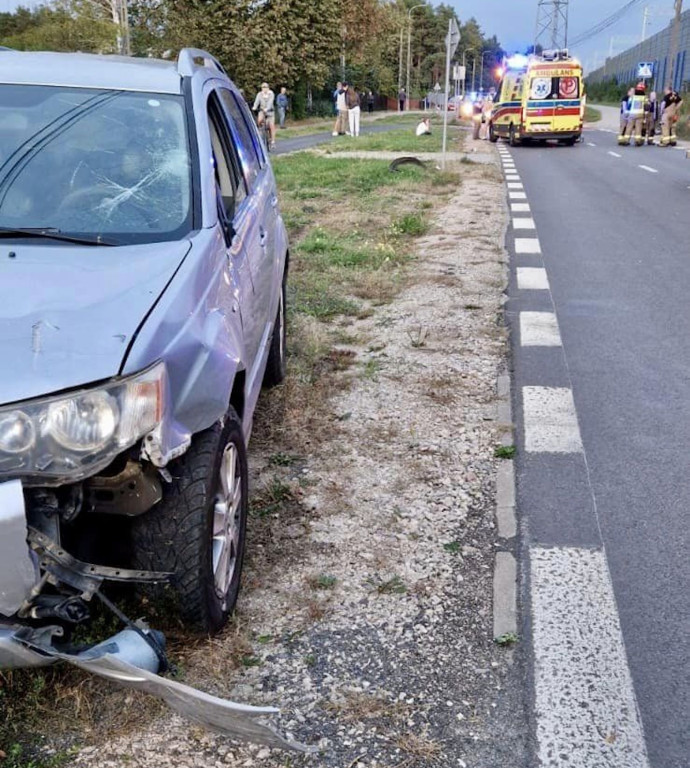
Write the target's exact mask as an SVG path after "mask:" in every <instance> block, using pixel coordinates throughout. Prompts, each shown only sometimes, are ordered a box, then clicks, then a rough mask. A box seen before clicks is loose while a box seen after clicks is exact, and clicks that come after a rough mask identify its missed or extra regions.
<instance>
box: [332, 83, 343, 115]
mask: <svg viewBox="0 0 690 768" xmlns="http://www.w3.org/2000/svg"><path fill="white" fill-rule="evenodd" d="M342 90H343V84H342V83H341V82H340V80H338V82H337V83H336V84H335V90H334V91H333V114H334V115H335V116H336V117H338V94H339V93H340V91H342Z"/></svg>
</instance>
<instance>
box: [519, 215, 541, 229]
mask: <svg viewBox="0 0 690 768" xmlns="http://www.w3.org/2000/svg"><path fill="white" fill-rule="evenodd" d="M536 228H537V225H536V224H535V223H534V219H531V218H528V217H520V218H513V229H536Z"/></svg>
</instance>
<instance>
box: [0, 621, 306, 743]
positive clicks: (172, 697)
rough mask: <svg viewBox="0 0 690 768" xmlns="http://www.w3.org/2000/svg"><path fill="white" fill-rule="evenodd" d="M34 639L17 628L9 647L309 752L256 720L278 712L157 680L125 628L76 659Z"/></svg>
mask: <svg viewBox="0 0 690 768" xmlns="http://www.w3.org/2000/svg"><path fill="white" fill-rule="evenodd" d="M34 635H35V633H34V632H33V631H32V630H28V631H27V630H26V628H23V629H22V630H19V631H18V632H14V633H13V635H12V639H11V640H10V642H12V643H14V644H16V645H17V646H19V649H20V651H19V653H22V652H24V653H25V654H31V655H32V656H33V657H34V658H35V659H37V660H38V659H41V660H45V659H46V658H47V659H48V662H47V663H51V662H54V661H58V660H60V661H66V662H68V663H69V664H72V665H74V666H75V667H79V668H80V669H83V670H85V671H87V672H91V673H92V674H94V675H98V676H99V677H104V678H107V679H108V680H113V681H115V682H116V683H119V684H120V685H123V686H124V687H126V688H134V689H135V690H138V691H144V693H148V694H150V695H151V696H156V697H157V698H159V699H162V700H163V701H165V702H166V704H168V706H169V707H170V708H171V709H173V710H175V712H177V713H179V714H180V715H183V716H184V717H186V718H187V719H189V720H192V721H193V722H195V723H198V724H199V725H203V726H205V727H206V728H210V729H211V730H213V731H216V732H218V733H222V734H224V735H226V736H230V737H232V738H235V739H240V740H242V741H251V742H253V743H256V744H262V745H264V746H267V747H277V748H279V749H290V750H293V751H297V752H311V751H312V749H311V748H310V747H306V746H305V745H303V744H300V743H299V742H296V741H292V740H291V739H287V738H285V737H283V736H281V735H280V733H278V731H277V730H276V729H275V728H273V726H271V725H270V724H268V723H265V722H262V721H261V719H260V718H266V717H270V716H271V715H276V714H278V713H279V711H280V710H278V709H276V708H274V707H252V706H247V705H244V704H236V703H234V702H232V701H226V700H225V699H220V698H218V697H217V696H211V695H210V694H208V693H204V692H203V691H197V690H196V689H194V688H191V687H190V686H188V685H184V684H182V683H178V682H177V681H175V680H169V679H167V678H164V677H161V676H160V675H157V674H156V673H155V672H156V670H157V669H158V658H157V656H156V654H155V653H154V651H153V649H152V648H151V646H150V645H149V644H148V643H147V642H146V640H144V639H143V638H142V637H141V635H139V634H138V633H137V632H135V631H133V630H131V629H125V630H123V631H122V632H119V633H118V634H117V635H114V636H113V637H111V638H110V639H108V640H106V641H104V642H103V643H100V644H99V645H96V646H94V647H93V648H89V649H88V650H87V651H84V652H83V653H80V654H77V655H71V654H67V653H60V652H58V651H56V650H55V649H53V648H50V647H46V646H45V645H43V644H39V643H37V642H36V638H35V636H34ZM1 653H2V645H1V644H0V654H1ZM18 657H19V656H18ZM24 658H25V657H24ZM1 659H2V656H0V660H1Z"/></svg>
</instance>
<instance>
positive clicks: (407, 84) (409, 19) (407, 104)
mask: <svg viewBox="0 0 690 768" xmlns="http://www.w3.org/2000/svg"><path fill="white" fill-rule="evenodd" d="M425 6H426V3H419V5H413V6H412V8H410V10H409V11H408V12H407V77H406V79H405V96H406V98H405V111H409V109H410V58H411V51H412V11H414V10H416V9H417V8H424V7H425Z"/></svg>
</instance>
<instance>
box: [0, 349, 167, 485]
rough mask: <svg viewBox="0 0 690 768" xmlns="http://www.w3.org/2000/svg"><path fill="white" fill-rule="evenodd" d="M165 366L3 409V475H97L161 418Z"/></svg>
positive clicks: (41, 479) (50, 479)
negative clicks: (93, 386)
mask: <svg viewBox="0 0 690 768" xmlns="http://www.w3.org/2000/svg"><path fill="white" fill-rule="evenodd" d="M164 396H165V365H164V364H163V363H157V364H156V365H154V366H153V367H151V368H149V369H148V370H146V371H143V372H142V373H139V374H136V375H135V376H131V377H128V378H126V379H119V380H115V381H112V382H108V383H106V384H103V385H102V386H100V387H97V388H94V389H91V390H82V391H79V392H75V393H73V394H71V395H61V396H58V397H52V398H44V399H41V400H33V401H30V402H26V403H22V404H21V405H20V406H17V405H15V406H8V407H6V408H0V479H2V476H13V477H21V478H22V480H23V482H24V484H25V485H60V484H62V483H65V482H74V481H76V480H80V479H82V478H84V477H87V476H88V475H92V474H95V473H96V472H98V471H99V470H100V469H102V468H103V467H105V466H107V465H108V464H109V463H110V462H111V461H112V460H113V459H114V458H115V457H116V456H117V455H118V453H120V452H121V451H122V450H124V449H125V448H128V447H130V446H132V445H134V444H135V443H136V442H137V440H139V439H141V438H142V437H143V436H144V435H146V434H147V433H148V432H151V430H153V429H154V428H155V427H156V426H157V425H158V424H159V423H160V421H161V419H162V417H163V412H164Z"/></svg>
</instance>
